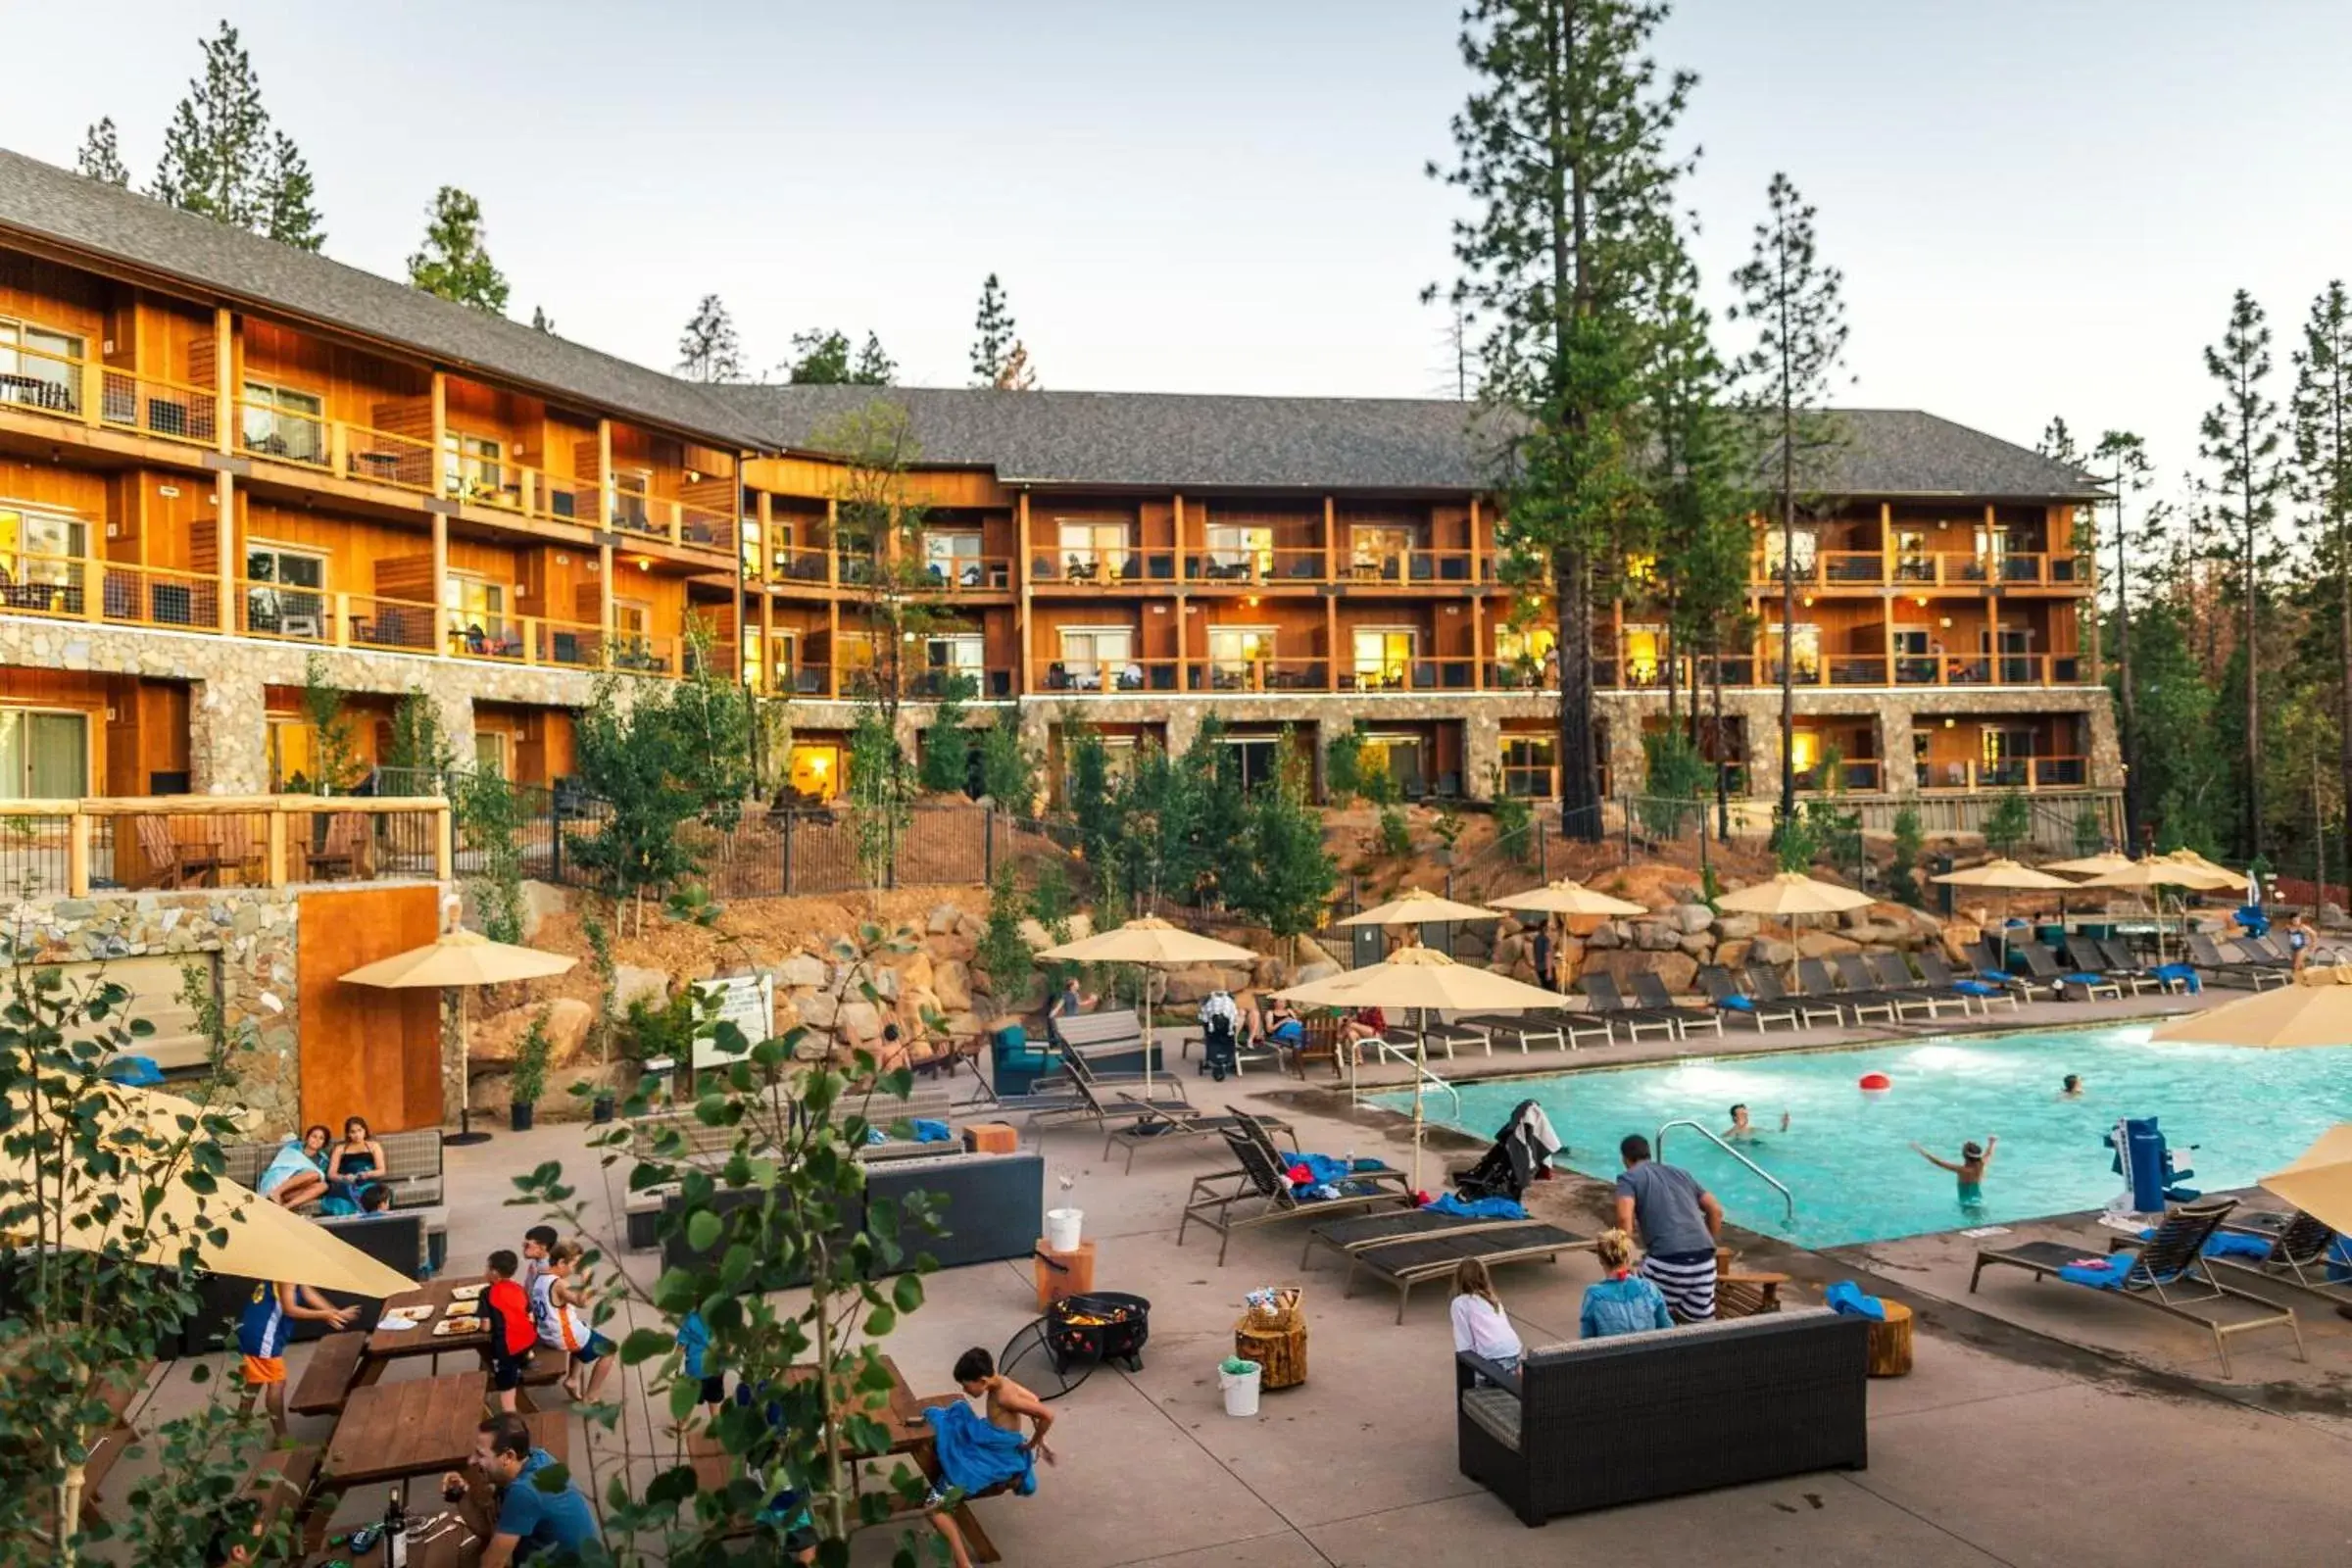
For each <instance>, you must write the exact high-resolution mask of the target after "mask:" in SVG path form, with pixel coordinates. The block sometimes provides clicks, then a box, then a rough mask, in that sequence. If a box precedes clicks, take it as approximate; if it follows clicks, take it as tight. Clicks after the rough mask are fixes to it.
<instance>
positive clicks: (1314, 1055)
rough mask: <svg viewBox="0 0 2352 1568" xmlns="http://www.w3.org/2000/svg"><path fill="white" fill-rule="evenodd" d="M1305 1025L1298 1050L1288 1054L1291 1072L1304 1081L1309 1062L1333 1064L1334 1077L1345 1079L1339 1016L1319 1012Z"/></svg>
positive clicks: (1304, 1021) (1332, 1072)
mask: <svg viewBox="0 0 2352 1568" xmlns="http://www.w3.org/2000/svg"><path fill="white" fill-rule="evenodd" d="M1303 1023H1304V1028H1305V1030H1306V1035H1305V1038H1304V1039H1303V1040H1301V1041H1300V1042H1299V1046H1298V1049H1296V1050H1294V1051H1291V1052H1289V1053H1288V1054H1287V1057H1288V1063H1287V1064H1288V1065H1289V1067H1290V1069H1291V1071H1293V1072H1295V1073H1297V1074H1298V1075H1299V1077H1300V1078H1301V1079H1304V1078H1305V1077H1306V1065H1307V1063H1308V1062H1310V1061H1323V1062H1329V1063H1330V1064H1331V1075H1332V1077H1334V1078H1342V1077H1345V1076H1346V1074H1344V1073H1342V1072H1341V1071H1340V1019H1339V1015H1338V1014H1337V1013H1330V1012H1319V1013H1317V1014H1315V1015H1314V1016H1313V1017H1311V1018H1308V1019H1305V1020H1303Z"/></svg>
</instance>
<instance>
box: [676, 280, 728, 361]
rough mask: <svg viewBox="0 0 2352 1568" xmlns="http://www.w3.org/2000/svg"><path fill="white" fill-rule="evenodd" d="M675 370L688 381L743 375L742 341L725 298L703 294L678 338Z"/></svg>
mask: <svg viewBox="0 0 2352 1568" xmlns="http://www.w3.org/2000/svg"><path fill="white" fill-rule="evenodd" d="M678 373H679V374H680V375H682V376H684V377H686V379H688V380H689V381H740V380H742V379H743V343H742V341H741V340H740V339H738V338H737V337H736V335H735V320H734V318H732V317H730V316H729V315H728V314H727V307H726V304H725V302H723V301H722V300H720V299H719V297H718V296H717V295H715V294H706V295H704V296H703V302H702V304H700V305H697V306H696V307H695V308H694V319H692V320H690V321H688V322H687V323H686V330H685V332H684V333H683V334H682V335H681V336H680V337H679V338H678Z"/></svg>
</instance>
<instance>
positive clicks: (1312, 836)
mask: <svg viewBox="0 0 2352 1568" xmlns="http://www.w3.org/2000/svg"><path fill="white" fill-rule="evenodd" d="M1311 793H1312V791H1311V781H1310V779H1309V777H1308V769H1307V767H1306V765H1305V763H1304V761H1303V760H1302V759H1299V758H1298V757H1296V756H1292V757H1289V758H1287V760H1285V761H1284V763H1283V766H1282V768H1281V770H1280V772H1279V773H1278V774H1277V775H1276V777H1275V778H1274V779H1273V780H1271V781H1270V782H1268V783H1267V784H1266V785H1264V786H1263V787H1261V788H1260V789H1259V790H1258V791H1257V793H1256V794H1255V795H1254V796H1252V797H1251V798H1250V807H1249V836H1248V853H1247V856H1246V858H1247V859H1248V861H1249V864H1250V876H1249V879H1248V899H1247V903H1246V905H1242V906H1240V907H1244V909H1245V912H1247V913H1249V914H1250V915H1253V916H1254V917H1256V919H1257V920H1258V921H1259V922H1260V923H1261V924H1263V925H1264V926H1265V928H1266V929H1267V930H1268V931H1271V932H1272V933H1273V934H1274V935H1276V936H1278V937H1281V938H1284V939H1285V940H1291V939H1296V938H1298V937H1301V936H1304V935H1305V934H1306V933H1307V932H1309V931H1312V930H1314V929H1315V927H1316V925H1317V924H1318V923H1319V922H1320V920H1321V918H1322V914H1323V909H1324V907H1325V906H1326V905H1328V904H1329V903H1330V902H1331V896H1332V894H1333V892H1334V891H1336V890H1337V889H1338V887H1339V882H1340V868H1339V865H1338V863H1337V862H1335V861H1334V860H1333V859H1332V858H1331V852H1330V851H1329V850H1327V849H1325V848H1324V847H1323V817H1322V813H1321V812H1319V811H1317V810H1316V809H1314V806H1313V804H1312V802H1311V801H1310V800H1309V796H1310V794H1311ZM1236 902H1237V903H1238V901H1236Z"/></svg>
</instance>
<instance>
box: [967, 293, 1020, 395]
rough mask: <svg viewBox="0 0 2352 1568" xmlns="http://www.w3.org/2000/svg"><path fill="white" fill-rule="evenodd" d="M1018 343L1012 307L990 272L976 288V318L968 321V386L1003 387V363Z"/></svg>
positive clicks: (1018, 338) (1010, 356) (1017, 331)
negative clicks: (969, 358)
mask: <svg viewBox="0 0 2352 1568" xmlns="http://www.w3.org/2000/svg"><path fill="white" fill-rule="evenodd" d="M1019 341H1020V332H1019V330H1018V329H1017V328H1016V327H1015V326H1014V325H1013V321H1012V306H1011V305H1010V304H1008V303H1007V302H1006V301H1005V287H1004V285H1003V284H1001V283H999V282H998V281H997V274H996V273H994V272H991V273H989V274H988V278H987V280H986V281H985V282H983V283H982V284H981V285H980V314H979V315H978V316H977V317H976V318H974V319H973V321H972V385H974V386H1003V385H1004V384H1005V383H1004V375H1005V362H1006V361H1008V360H1010V359H1011V358H1012V352H1013V348H1014V345H1016V344H1017V343H1018V342H1019Z"/></svg>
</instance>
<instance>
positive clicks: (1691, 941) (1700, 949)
mask: <svg viewBox="0 0 2352 1568" xmlns="http://www.w3.org/2000/svg"><path fill="white" fill-rule="evenodd" d="M1675 945H1676V946H1677V947H1679V948H1681V949H1682V950H1683V951H1684V952H1685V953H1688V954H1690V955H1691V956H1692V957H1694V958H1703V957H1705V956H1707V955H1708V954H1709V953H1712V952H1713V951H1714V949H1715V939H1714V938H1713V937H1711V936H1709V935H1707V934H1706V933H1705V932H1704V931H1701V932H1698V933H1696V934H1695V935H1691V936H1686V937H1682V938H1680V939H1678V940H1677V942H1676V944H1675Z"/></svg>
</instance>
